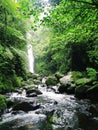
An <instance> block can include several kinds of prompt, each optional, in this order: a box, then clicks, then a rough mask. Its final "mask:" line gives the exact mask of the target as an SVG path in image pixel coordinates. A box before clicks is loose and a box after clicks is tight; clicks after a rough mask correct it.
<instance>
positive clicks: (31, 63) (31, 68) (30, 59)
mask: <svg viewBox="0 0 98 130" xmlns="http://www.w3.org/2000/svg"><path fill="white" fill-rule="evenodd" d="M27 48H28V66H29V71H30V72H31V73H34V54H33V49H32V45H31V44H28V46H27Z"/></svg>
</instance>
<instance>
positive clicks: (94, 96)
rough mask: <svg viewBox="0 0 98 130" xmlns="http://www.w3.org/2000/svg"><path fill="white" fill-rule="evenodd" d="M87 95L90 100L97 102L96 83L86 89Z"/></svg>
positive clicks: (97, 88) (97, 91)
mask: <svg viewBox="0 0 98 130" xmlns="http://www.w3.org/2000/svg"><path fill="white" fill-rule="evenodd" d="M87 97H88V98H89V99H91V100H92V101H95V102H98V83H97V84H95V85H94V86H92V87H90V88H89V89H88V90H87Z"/></svg>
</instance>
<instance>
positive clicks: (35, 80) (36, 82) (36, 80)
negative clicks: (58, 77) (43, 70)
mask: <svg viewBox="0 0 98 130" xmlns="http://www.w3.org/2000/svg"><path fill="white" fill-rule="evenodd" d="M33 82H34V84H41V83H42V82H41V81H40V80H38V79H34V80H33Z"/></svg>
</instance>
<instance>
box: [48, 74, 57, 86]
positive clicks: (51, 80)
mask: <svg viewBox="0 0 98 130" xmlns="http://www.w3.org/2000/svg"><path fill="white" fill-rule="evenodd" d="M57 83H58V81H57V79H56V77H54V76H49V77H48V78H47V79H46V85H48V86H49V85H57Z"/></svg>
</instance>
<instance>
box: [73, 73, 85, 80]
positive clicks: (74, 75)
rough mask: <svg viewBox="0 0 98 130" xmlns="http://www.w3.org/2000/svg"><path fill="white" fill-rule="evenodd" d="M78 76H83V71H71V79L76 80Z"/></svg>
mask: <svg viewBox="0 0 98 130" xmlns="http://www.w3.org/2000/svg"><path fill="white" fill-rule="evenodd" d="M80 78H83V73H82V72H80V71H73V72H72V79H73V81H77V80H78V79H80Z"/></svg>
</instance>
